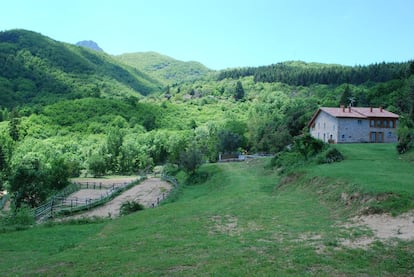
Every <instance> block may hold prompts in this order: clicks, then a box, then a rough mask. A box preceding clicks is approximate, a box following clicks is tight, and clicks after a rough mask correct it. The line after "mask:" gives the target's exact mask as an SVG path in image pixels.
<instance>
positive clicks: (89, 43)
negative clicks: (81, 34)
mask: <svg viewBox="0 0 414 277" xmlns="http://www.w3.org/2000/svg"><path fill="white" fill-rule="evenodd" d="M76 45H77V46H83V47H86V48H89V49H91V50H95V51H97V52H104V50H103V49H102V48H101V47H99V45H98V44H97V43H96V42H94V41H92V40H82V41H79V42H77V43H76Z"/></svg>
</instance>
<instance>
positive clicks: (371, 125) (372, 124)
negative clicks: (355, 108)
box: [369, 119, 375, 127]
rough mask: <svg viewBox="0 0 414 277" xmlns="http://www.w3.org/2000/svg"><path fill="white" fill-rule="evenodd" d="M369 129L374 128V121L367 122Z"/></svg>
mask: <svg viewBox="0 0 414 277" xmlns="http://www.w3.org/2000/svg"><path fill="white" fill-rule="evenodd" d="M369 127H375V120H374V119H371V120H370V121H369Z"/></svg>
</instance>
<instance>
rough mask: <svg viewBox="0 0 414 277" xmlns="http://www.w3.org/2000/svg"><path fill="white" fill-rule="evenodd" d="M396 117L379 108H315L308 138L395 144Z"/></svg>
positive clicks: (334, 141)
mask: <svg viewBox="0 0 414 277" xmlns="http://www.w3.org/2000/svg"><path fill="white" fill-rule="evenodd" d="M398 118H399V116H398V115H397V114H395V113H392V112H389V111H386V110H385V109H383V108H381V107H380V108H358V107H347V108H346V107H344V106H341V107H339V108H327V107H321V108H319V109H318V110H317V111H316V112H315V114H314V115H313V117H312V119H311V121H310V122H309V124H308V127H309V130H310V134H311V136H312V137H314V138H317V139H320V140H323V141H324V142H329V143H357V142H373V143H376V142H386V143H392V142H397V134H396V130H397V129H396V128H397V124H398Z"/></svg>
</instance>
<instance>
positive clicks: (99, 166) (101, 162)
mask: <svg viewBox="0 0 414 277" xmlns="http://www.w3.org/2000/svg"><path fill="white" fill-rule="evenodd" d="M88 163H89V170H90V171H91V173H92V174H93V175H94V176H95V177H97V176H103V175H105V173H106V170H107V168H106V161H105V159H104V157H102V155H99V154H93V155H92V156H91V157H90V158H89V161H88Z"/></svg>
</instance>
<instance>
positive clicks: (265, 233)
mask: <svg viewBox="0 0 414 277" xmlns="http://www.w3.org/2000/svg"><path fill="white" fill-rule="evenodd" d="M361 149H362V147H361V146H359V145H357V146H355V148H354V147H353V146H351V145H349V146H344V147H343V149H341V150H343V151H344V153H345V155H346V156H348V159H347V160H345V161H344V162H346V164H344V166H345V167H350V166H351V165H352V164H353V163H357V162H358V161H360V160H365V161H366V163H368V160H367V159H366V155H369V156H370V157H371V158H370V159H369V162H370V163H372V164H374V165H376V164H378V163H380V164H383V167H387V166H388V167H394V166H396V165H397V166H400V169H399V173H401V174H403V175H404V174H405V175H404V176H407V177H409V178H410V179H413V177H414V176H413V171H412V164H409V163H408V162H405V161H403V160H399V161H396V160H395V159H394V158H391V159H390V158H389V157H395V154H394V151H393V149H391V148H389V147H383V145H373V146H372V147H370V148H365V149H364V151H362V153H360V154H358V153H359V150H361ZM378 153H381V154H380V155H378ZM268 163H269V160H268V159H259V160H253V161H249V162H244V163H226V164H208V165H205V166H203V167H202V169H201V171H200V176H204V179H202V180H199V181H198V182H197V183H191V184H185V182H184V180H183V179H182V178H181V179H180V180H181V186H182V187H181V190H180V193H179V194H178V195H177V196H176V198H175V201H174V202H169V203H165V204H164V205H162V206H160V207H159V208H156V209H147V210H144V211H142V212H138V213H135V214H131V215H129V216H125V217H122V218H120V219H116V220H112V221H97V222H96V223H95V224H83V225H82V224H76V223H72V224H68V223H67V224H63V225H47V226H36V227H34V228H31V229H29V230H25V231H20V232H13V233H3V234H0V242H1V247H0V255H1V256H2V259H0V270H1V271H2V272H3V274H4V275H47V276H54V275H66V276H78V275H85V274H86V275H90V274H93V275H100V276H114V275H123V276H136V275H142V276H165V275H168V276H214V275H224V276H395V275H397V276H411V275H413V274H414V267H413V264H414V263H413V262H414V252H413V249H414V242H413V241H405V240H396V239H393V240H380V239H377V238H375V237H374V234H373V233H372V231H370V230H368V229H367V228H366V227H363V226H353V227H345V226H346V225H345V223H348V222H349V220H350V219H351V218H352V217H353V216H354V215H355V214H358V213H359V212H360V211H361V210H363V209H362V208H363V206H364V205H369V204H370V203H365V202H363V201H361V202H357V203H356V204H355V205H354V206H349V205H348V203H346V201H345V200H341V195H342V193H344V192H346V193H350V191H349V189H350V188H352V189H354V191H355V190H356V189H358V190H360V191H363V187H364V186H365V185H368V186H370V184H369V182H370V181H369V180H367V179H366V176H363V175H362V174H361V175H358V174H356V176H354V177H353V179H352V183H347V182H344V181H343V180H340V179H336V178H333V177H331V178H329V179H324V178H321V177H319V178H318V179H315V177H313V176H312V172H317V171H318V170H319V168H320V167H319V166H309V165H308V167H307V168H308V169H309V171H310V172H311V173H310V174H309V175H308V174H305V175H303V173H300V172H296V173H294V175H291V177H288V178H284V180H283V181H281V180H280V176H279V175H278V173H277V171H275V170H272V169H270V168H269V167H268ZM340 165H342V163H338V164H332V165H326V167H330V172H331V173H330V176H335V175H336V174H338V175H341V174H342V173H341V167H340ZM371 172H372V173H375V174H381V175H382V176H383V178H393V177H394V175H395V172H384V171H383V169H382V168H378V167H376V166H374V167H372V171H371ZM179 176H181V175H179ZM292 176H297V178H293V177H292ZM298 176H300V177H298ZM289 180H290V181H289ZM354 182H355V183H354ZM398 186H399V184H393V183H389V184H388V188H387V191H388V192H389V193H393V192H395V193H397V192H399V191H401V190H400V188H398ZM409 190H410V191H411V192H410V197H412V196H413V194H412V188H409ZM379 191H382V189H379V190H378V192H379ZM321 192H324V193H321ZM355 208H356V209H355ZM366 238H372V239H373V242H372V243H370V244H368V245H359V244H358V242H359V241H361V240H362V239H366ZM349 241H351V242H354V243H355V245H352V244H351V245H350V244H349V243H348V242H349ZM22 261H24V262H22Z"/></svg>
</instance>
